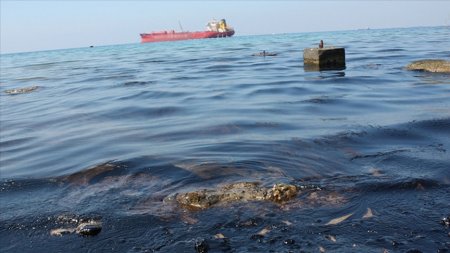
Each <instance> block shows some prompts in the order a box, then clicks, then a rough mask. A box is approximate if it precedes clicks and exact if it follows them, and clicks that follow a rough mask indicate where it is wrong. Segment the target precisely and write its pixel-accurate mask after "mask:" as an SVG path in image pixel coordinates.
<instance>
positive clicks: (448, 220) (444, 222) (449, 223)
mask: <svg viewBox="0 0 450 253" xmlns="http://www.w3.org/2000/svg"><path fill="white" fill-rule="evenodd" d="M441 224H442V225H444V226H446V227H450V215H449V216H447V217H444V218H443V219H442V220H441Z"/></svg>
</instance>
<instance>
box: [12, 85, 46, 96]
mask: <svg viewBox="0 0 450 253" xmlns="http://www.w3.org/2000/svg"><path fill="white" fill-rule="evenodd" d="M38 88H39V86H31V87H25V88H18V89H10V90H5V91H4V92H5V93H6V94H8V95H19V94H25V93H30V92H33V91H35V90H37V89H38Z"/></svg>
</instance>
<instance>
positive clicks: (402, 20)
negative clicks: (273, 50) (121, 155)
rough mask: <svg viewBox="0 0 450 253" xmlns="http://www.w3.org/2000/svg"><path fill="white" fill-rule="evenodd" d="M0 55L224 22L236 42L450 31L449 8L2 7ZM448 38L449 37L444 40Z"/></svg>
mask: <svg viewBox="0 0 450 253" xmlns="http://www.w3.org/2000/svg"><path fill="white" fill-rule="evenodd" d="M0 4H1V5H0V9H1V13H0V14H1V15H0V16H1V20H0V21H1V23H0V32H1V41H0V43H1V44H0V51H1V53H13V52H27V51H39V50H51V49H62V48H74V47H87V46H90V45H95V46H100V45H114V44H126V43H139V39H140V38H139V33H143V32H151V31H159V30H169V29H170V30H171V29H174V30H180V28H179V22H180V23H181V24H182V26H183V29H184V30H189V31H201V30H203V29H204V27H205V25H206V23H207V22H208V21H209V20H211V19H212V18H215V19H221V18H225V19H226V20H227V22H228V24H229V25H231V26H233V27H234V28H235V30H236V35H235V36H243V35H255V34H272V33H298V32H319V31H339V30H354V29H366V28H371V29H377V28H396V27H415V26H449V25H450V1H448V0H443V1H392V0H391V1H379V0H372V1H338V0H334V1H320V0H315V1H300V0H298V1H246V0H240V1H206V0H204V1H144V0H141V1H118V0H116V1H105V0H103V1H39V0H30V1H20V0H0ZM449 38H450V36H449Z"/></svg>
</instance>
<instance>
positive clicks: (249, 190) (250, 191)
mask: <svg viewBox="0 0 450 253" xmlns="http://www.w3.org/2000/svg"><path fill="white" fill-rule="evenodd" d="M297 191H298V190H297V187H296V186H294V185H289V184H276V185H274V186H273V187H272V188H269V189H267V188H263V187H261V186H260V185H259V183H255V182H241V183H235V184H229V185H225V186H223V187H220V188H217V189H202V190H199V191H193V192H186V193H180V194H178V195H177V196H176V197H175V199H176V201H177V202H178V204H180V205H181V206H182V207H184V208H187V209H205V208H209V207H211V206H213V205H216V204H221V203H230V202H237V201H264V200H266V201H273V202H277V203H281V202H285V201H288V200H290V199H292V198H293V197H295V196H296V194H297Z"/></svg>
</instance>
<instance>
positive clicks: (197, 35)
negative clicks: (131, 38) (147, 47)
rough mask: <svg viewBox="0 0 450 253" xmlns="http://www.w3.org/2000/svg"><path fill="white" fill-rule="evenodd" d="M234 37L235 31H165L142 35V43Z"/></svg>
mask: <svg viewBox="0 0 450 253" xmlns="http://www.w3.org/2000/svg"><path fill="white" fill-rule="evenodd" d="M233 35H234V30H229V31H226V32H212V31H204V32H175V31H164V32H154V33H142V34H141V42H142V43H145V42H161V41H176V40H193V39H207V38H222V37H231V36H233Z"/></svg>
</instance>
